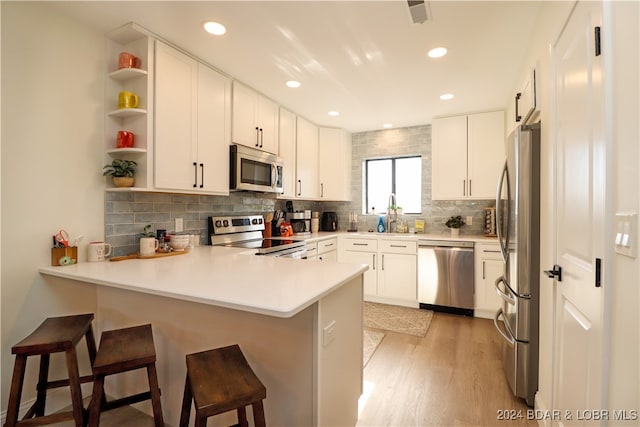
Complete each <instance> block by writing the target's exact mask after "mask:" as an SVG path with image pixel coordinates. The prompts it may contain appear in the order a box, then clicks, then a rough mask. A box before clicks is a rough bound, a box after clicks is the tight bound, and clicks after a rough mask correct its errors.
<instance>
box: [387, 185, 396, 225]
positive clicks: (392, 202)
mask: <svg viewBox="0 0 640 427" xmlns="http://www.w3.org/2000/svg"><path fill="white" fill-rule="evenodd" d="M391 206H393V207H394V208H393V212H394V213H393V219H391V215H392V214H391ZM395 206H396V195H395V194H394V193H391V195H390V196H389V204H388V206H387V233H391V223H392V222H396V221H397V216H396V213H395V212H396V210H395Z"/></svg>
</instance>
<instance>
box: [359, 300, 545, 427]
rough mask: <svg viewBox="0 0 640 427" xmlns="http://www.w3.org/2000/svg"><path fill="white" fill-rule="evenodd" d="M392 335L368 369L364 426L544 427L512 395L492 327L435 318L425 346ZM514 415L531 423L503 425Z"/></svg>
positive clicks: (488, 323)
mask: <svg viewBox="0 0 640 427" xmlns="http://www.w3.org/2000/svg"><path fill="white" fill-rule="evenodd" d="M385 334H386V335H385V337H384V339H383V340H382V342H381V343H380V346H379V347H378V349H377V350H376V352H375V353H374V354H373V356H372V357H371V359H370V361H369V363H368V364H367V366H366V367H365V369H364V381H365V384H364V387H365V388H364V391H365V393H364V394H365V397H364V398H363V399H361V402H363V401H364V399H366V403H365V402H363V403H364V404H363V405H361V413H360V417H359V421H358V424H357V425H358V426H360V427H363V426H496V425H499V426H501V427H502V426H510V425H518V426H527V425H531V426H533V425H537V424H536V423H535V421H527V409H528V407H527V406H526V404H525V403H524V401H522V400H520V399H516V398H515V397H513V395H512V394H511V392H510V390H509V385H508V384H507V381H506V378H505V376H504V373H503V371H502V364H501V361H500V358H501V352H500V339H501V338H500V337H499V335H498V333H497V332H496V331H495V329H494V326H493V322H492V321H491V320H486V319H478V318H469V317H463V316H456V315H450V314H443V313H435V314H434V316H433V319H432V321H431V326H430V327H429V330H428V331H427V334H426V336H425V337H424V338H422V337H414V336H411V335H405V334H398V333H394V332H388V331H385ZM508 409H512V410H515V411H520V413H521V414H522V416H523V418H522V419H520V420H514V421H502V420H498V413H499V411H501V410H508ZM516 413H518V412H516Z"/></svg>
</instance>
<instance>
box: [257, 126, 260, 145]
mask: <svg viewBox="0 0 640 427" xmlns="http://www.w3.org/2000/svg"><path fill="white" fill-rule="evenodd" d="M259 146H260V128H259V127H258V126H256V147H259Z"/></svg>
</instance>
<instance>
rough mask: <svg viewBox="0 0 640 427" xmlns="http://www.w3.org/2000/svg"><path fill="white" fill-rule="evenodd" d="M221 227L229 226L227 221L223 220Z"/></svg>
mask: <svg viewBox="0 0 640 427" xmlns="http://www.w3.org/2000/svg"><path fill="white" fill-rule="evenodd" d="M222 225H224V226H225V227H228V226H229V220H228V219H225V220H224V221H222Z"/></svg>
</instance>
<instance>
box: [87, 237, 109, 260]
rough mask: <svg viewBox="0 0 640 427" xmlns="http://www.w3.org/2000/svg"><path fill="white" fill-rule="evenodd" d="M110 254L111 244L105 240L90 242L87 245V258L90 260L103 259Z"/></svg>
mask: <svg viewBox="0 0 640 427" xmlns="http://www.w3.org/2000/svg"><path fill="white" fill-rule="evenodd" d="M109 255H111V245H110V244H109V243H105V242H90V243H89V245H88V246H87V260H88V261H90V262H96V261H104V259H105V257H108V256H109Z"/></svg>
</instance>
